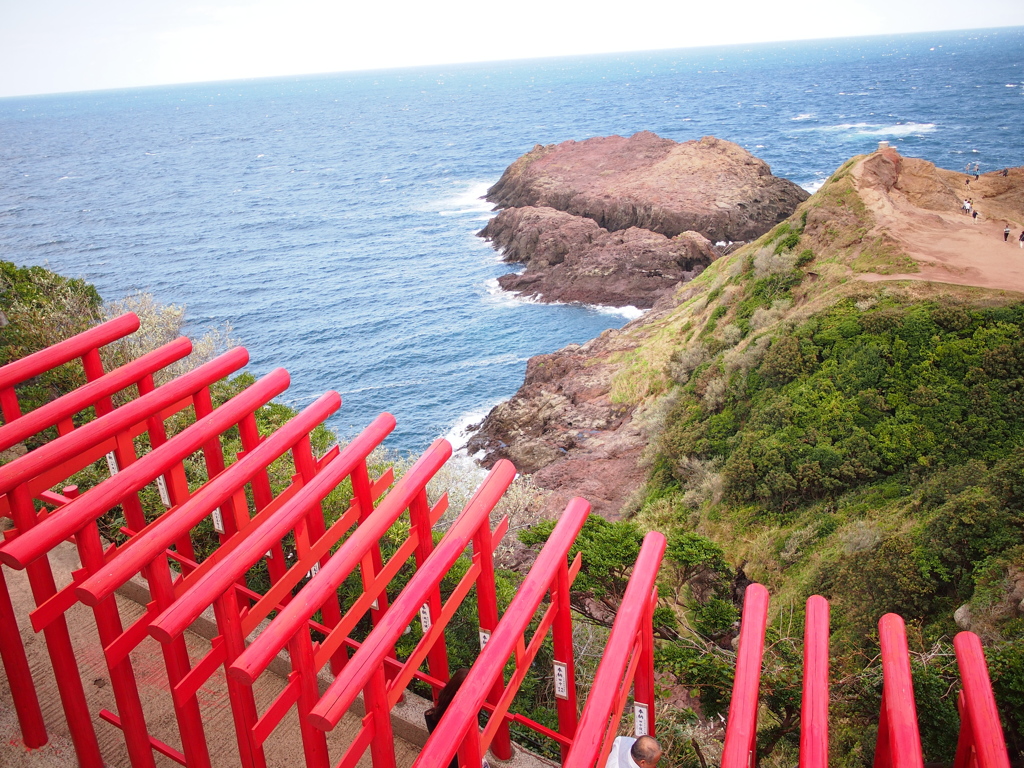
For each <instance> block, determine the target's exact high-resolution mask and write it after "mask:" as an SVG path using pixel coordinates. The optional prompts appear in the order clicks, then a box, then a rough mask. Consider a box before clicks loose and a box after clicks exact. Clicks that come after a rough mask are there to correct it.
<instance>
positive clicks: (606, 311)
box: [585, 304, 650, 320]
mask: <svg viewBox="0 0 1024 768" xmlns="http://www.w3.org/2000/svg"><path fill="white" fill-rule="evenodd" d="M585 306H586V307H587V308H588V309H593V310H595V311H597V312H600V313H601V314H602V315H615V316H616V317H624V318H626V319H627V320H636V319H637V318H638V317H643V316H644V315H646V314H647V313H648V312H649V311H650V310H647V309H640V308H639V307H634V306H632V305H629V306H625V307H602V306H600V305H598V304H586V305H585Z"/></svg>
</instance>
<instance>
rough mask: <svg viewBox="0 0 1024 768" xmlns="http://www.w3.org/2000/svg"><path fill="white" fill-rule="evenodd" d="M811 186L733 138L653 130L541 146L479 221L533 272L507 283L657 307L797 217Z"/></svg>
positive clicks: (509, 257) (548, 293)
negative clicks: (677, 136) (732, 251)
mask: <svg viewBox="0 0 1024 768" xmlns="http://www.w3.org/2000/svg"><path fill="white" fill-rule="evenodd" d="M806 198H807V193H806V192H805V191H804V190H802V189H801V188H800V187H798V186H797V185H796V184H793V183H792V182H790V181H787V180H786V179H780V178H777V177H775V176H773V175H772V174H771V169H770V168H769V167H768V164H767V163H765V162H764V161H763V160H759V159H758V158H756V157H754V156H753V155H751V154H750V153H749V152H747V151H746V150H744V149H743V148H742V147H740V146H738V145H737V144H733V143H732V142H729V141H723V140H721V139H716V138H714V137H713V136H706V137H704V138H703V139H700V140H699V141H687V142H683V143H677V142H675V141H672V140H671V139H663V138H661V137H659V136H657V135H655V134H654V133H651V132H649V131H643V132H641V133H637V134H634V135H633V136H630V137H629V138H624V137H622V136H608V137H598V138H593V139H587V140H585V141H579V142H577V141H566V142H562V143H561V144H552V145H549V146H541V145H537V146H536V147H534V148H533V150H531V151H530V152H527V153H526V154H525V155H523V156H522V157H520V158H519V159H518V160H516V161H515V162H514V163H513V164H512V165H510V166H509V167H508V169H507V170H506V171H505V173H504V174H503V175H502V177H501V179H499V180H498V183H497V184H495V185H494V186H493V187H491V189H490V190H488V192H487V196H486V199H487V200H488V201H490V202H492V203H495V204H496V205H497V207H498V208H499V209H500V212H499V214H498V215H497V216H496V217H495V218H494V219H492V220H491V221H490V222H489V223H488V225H487V226H486V227H485V228H484V229H483V230H482V231H481V232H480V234H481V236H483V237H486V238H488V239H489V240H491V241H492V242H493V243H494V245H495V247H496V248H498V249H499V250H501V251H502V253H503V254H504V258H505V260H506V261H509V262H516V263H524V264H525V265H526V270H525V272H523V273H521V274H511V275H505V276H503V277H502V278H501V279H500V280H499V283H500V284H501V286H502V288H504V289H505V290H510V291H516V292H520V293H524V294H528V295H532V296H536V297H538V298H540V299H541V300H542V301H563V302H564V301H578V302H583V303H588V304H605V305H609V306H620V307H621V306H628V305H632V306H635V307H639V308H642V309H648V308H650V307H652V306H654V304H655V302H656V301H657V300H658V298H659V297H661V296H663V295H665V294H666V293H668V292H670V291H671V290H672V289H674V287H675V286H676V285H678V284H679V283H680V282H685V281H687V280H691V279H693V278H694V277H695V276H696V275H698V274H700V272H701V270H703V269H704V268H705V267H706V266H707V265H708V264H710V263H711V262H712V261H714V259H716V258H717V257H718V256H719V255H720V254H721V253H722V250H721V249H716V248H715V247H714V245H713V244H714V243H716V242H717V243H722V244H723V245H724V244H727V243H734V242H738V241H746V240H749V239H751V238H754V237H758V236H759V235H762V234H764V233H765V232H766V231H768V230H769V229H770V228H771V227H772V226H774V225H775V224H777V223H778V222H780V221H782V220H783V219H785V218H786V217H787V216H789V215H790V214H791V213H792V212H793V210H794V209H795V208H796V206H797V205H798V204H799V203H800V202H801V201H803V200H805V199H806Z"/></svg>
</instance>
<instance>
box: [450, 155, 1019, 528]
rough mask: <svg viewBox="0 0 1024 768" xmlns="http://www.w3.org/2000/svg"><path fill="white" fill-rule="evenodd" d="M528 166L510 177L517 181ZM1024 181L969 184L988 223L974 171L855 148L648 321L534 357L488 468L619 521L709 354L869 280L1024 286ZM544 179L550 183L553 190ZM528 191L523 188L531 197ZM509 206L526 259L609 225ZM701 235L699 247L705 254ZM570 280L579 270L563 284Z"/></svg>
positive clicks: (518, 248)
mask: <svg viewBox="0 0 1024 768" xmlns="http://www.w3.org/2000/svg"><path fill="white" fill-rule="evenodd" d="M623 141H625V140H623ZM645 141H651V140H650V139H649V138H648V139H645ZM655 144H656V143H655ZM537 151H538V152H540V150H537ZM552 154H553V152H552V151H550V150H547V149H546V150H545V151H544V152H540V156H541V157H549V156H551V155H552ZM510 170H511V169H510ZM524 173H525V170H524V169H520V170H519V172H518V173H516V174H509V173H507V174H506V175H507V176H513V177H515V178H516V179H520V178H521V177H522V176H523V175H524ZM1022 181H1024V171H1022V170H1020V169H1014V170H1013V171H1011V172H1010V173H1009V175H1008V176H1007V177H1003V176H1002V175H1001V174H989V175H986V176H984V177H982V179H981V180H979V181H974V182H972V183H973V187H972V192H973V196H974V197H975V199H976V204H977V206H978V207H979V208H980V209H981V210H982V213H983V218H982V221H981V223H974V222H973V221H972V219H971V218H970V217H968V216H965V215H963V214H962V213H961V212H960V211H959V208H958V206H959V203H960V198H961V187H962V186H963V184H964V176H963V174H956V173H954V172H951V171H945V170H942V169H938V168H936V167H935V166H934V165H932V164H930V163H927V162H925V161H922V160H916V159H909V158H902V157H900V156H899V155H898V154H897V153H896V152H895V151H894V150H891V149H889V150H885V151H880V152H876V153H874V154H872V155H869V156H866V157H861V158H856V159H854V160H851V161H850V162H849V163H847V164H846V165H844V166H843V167H842V168H841V169H840V170H839V171H837V172H836V174H834V175H833V177H832V179H830V180H829V182H828V183H827V184H826V185H825V187H823V188H822V189H821V190H820V191H819V192H818V193H816V194H815V195H814V196H813V197H811V198H810V199H808V200H806V201H805V202H804V203H803V204H802V205H800V207H799V208H798V209H797V210H796V212H795V213H794V214H793V216H791V217H790V218H789V219H788V221H786V222H783V223H782V224H780V225H779V226H777V227H776V228H775V229H773V230H772V232H770V233H768V234H767V235H764V236H762V237H761V238H760V239H759V240H757V241H756V242H754V243H751V244H749V245H747V246H745V247H744V248H742V249H740V250H739V251H737V252H735V253H733V254H730V255H729V256H726V257H723V258H722V259H720V260H718V261H716V262H714V263H713V267H711V268H709V269H707V270H706V271H705V272H704V273H703V274H701V275H700V276H699V277H697V279H695V280H693V281H692V282H688V283H685V284H684V283H681V282H677V283H676V284H675V286H674V287H673V289H672V290H670V291H669V292H667V293H663V294H662V295H661V297H660V299H655V300H654V301H652V302H651V303H652V305H653V307H654V309H653V310H652V311H651V312H649V313H647V314H646V315H645V316H644V317H642V318H640V319H638V320H635V321H633V322H631V323H630V324H628V325H627V326H625V327H624V328H623V329H622V330H621V331H607V332H605V333H604V334H602V335H601V336H600V337H598V338H596V339H593V340H592V341H590V342H588V343H586V344H584V345H582V346H570V347H566V348H565V349H562V350H559V351H557V352H554V353H551V354H549V355H539V356H537V357H534V358H532V359H531V360H530V361H529V363H528V365H527V371H526V377H525V381H524V384H523V386H522V387H521V388H520V390H519V391H518V392H517V393H516V394H515V395H514V396H513V397H512V398H511V399H510V400H508V401H506V402H504V403H502V404H500V405H498V406H497V407H495V408H494V409H493V410H492V411H491V413H490V414H488V416H487V417H486V419H485V420H484V421H483V423H482V424H481V427H480V429H479V431H478V432H477V433H476V435H475V436H474V437H473V438H472V439H471V441H470V444H469V449H470V452H471V453H478V452H481V451H482V452H483V457H484V458H483V463H484V464H485V465H490V464H492V463H493V462H494V461H495V460H497V459H498V458H508V459H511V460H512V461H513V462H514V463H515V464H516V465H517V467H519V469H520V470H521V471H523V472H526V473H532V474H533V477H534V480H535V482H536V483H537V484H538V485H539V486H540V487H542V488H544V489H546V490H548V491H550V492H551V493H552V496H551V497H550V500H549V502H548V504H547V505H546V510H547V511H548V512H551V511H553V510H556V509H558V508H559V505H560V504H562V505H564V500H565V499H568V498H570V497H571V496H573V495H584V496H586V497H587V498H588V499H590V500H591V501H592V503H593V504H594V507H595V509H596V511H598V512H599V513H600V514H602V515H604V516H606V517H609V518H612V519H614V518H617V517H619V516H620V515H622V514H623V513H624V512H628V511H631V510H632V509H635V502H636V498H637V495H638V494H639V493H640V492H641V489H642V487H643V486H644V484H645V482H646V480H647V477H648V474H649V466H647V465H646V464H645V463H644V460H643V459H642V457H643V456H644V454H645V450H646V448H647V446H648V444H649V443H650V442H651V441H652V440H657V439H659V434H658V432H659V430H660V429H661V424H660V419H661V418H662V417H663V413H662V411H664V409H665V408H666V407H667V406H666V404H665V398H666V397H668V396H671V393H672V392H673V390H674V389H675V388H676V387H678V386H680V385H681V384H684V383H686V382H687V381H688V380H689V377H690V375H691V374H692V371H693V370H694V369H696V368H698V367H700V366H701V365H707V362H708V361H709V360H714V359H716V358H720V357H721V355H722V354H729V355H733V356H736V357H741V356H742V355H741V352H742V353H746V352H747V351H748V350H749V354H750V355H757V354H762V353H763V352H764V347H765V345H766V344H768V343H769V341H768V340H769V337H768V335H767V333H768V331H770V330H771V329H773V328H778V327H785V324H786V323H787V322H793V318H797V317H802V316H805V315H806V313H807V312H808V311H809V310H810V309H811V308H821V307H825V306H828V305H829V304H830V303H834V302H836V301H839V300H840V299H841V298H842V297H843V296H848V295H850V294H852V293H855V292H857V291H863V290H866V288H867V284H868V283H871V282H878V281H891V280H895V279H909V280H913V281H915V282H917V283H918V284H920V285H921V286H922V287H923V282H922V281H926V280H928V281H935V282H937V283H944V284H958V285H965V286H967V285H970V286H982V287H988V288H998V289H1004V290H1006V289H1008V290H1011V291H1024V267H1022V264H1021V262H1020V258H1019V253H1018V250H1019V249H1017V248H1016V246H1015V244H1013V243H1010V244H1009V245H1007V244H1006V243H1004V242H1003V237H1002V229H1003V227H1004V225H1005V223H1007V222H1011V221H1012V222H1014V226H1015V227H1020V226H1022V225H1024V200H1022V190H1024V184H1022ZM499 186H500V187H501V188H502V190H504V191H503V192H502V193H501V196H500V199H502V200H508V199H509V195H510V194H511V193H510V192H509V191H508V190H509V189H512V188H515V189H519V190H523V189H527V188H529V187H528V186H527V185H525V182H522V181H521V180H520V181H516V182H515V183H513V182H512V181H509V180H508V179H505V183H504V184H499ZM540 189H541V190H542V191H543V192H544V194H545V195H548V196H550V195H551V192H550V190H548V188H547V187H544V186H543V185H542V186H541V187H540ZM522 195H526V193H525V192H522V193H521V195H520V196H519V197H517V198H516V199H518V200H523V199H527V198H526V197H523V196H522ZM531 195H532V197H530V198H529V199H534V197H543V195H541V194H540V193H539V192H537V193H531ZM534 201H535V202H542V200H534ZM538 211H540V212H538ZM986 212H987V213H986ZM509 215H510V216H516V217H519V224H518V227H516V228H515V230H516V231H518V232H520V233H522V232H527V231H537V232H538V233H539V234H538V235H537V236H536V238H533V236H532V235H530V236H528V237H527V239H530V240H531V242H530V243H528V244H527V245H526V246H524V245H523V242H522V239H520V240H516V239H515V238H511V239H506V238H509V236H508V235H507V234H506V233H507V232H508V231H509V230H506V229H505V228H504V227H503V226H502V225H500V224H499V225H496V227H495V238H496V240H497V239H498V238H501V239H502V242H506V243H507V245H506V247H507V248H509V249H511V252H512V253H513V255H514V256H515V257H516V258H521V257H522V254H523V252H524V250H525V251H528V252H529V253H530V254H536V255H531V258H534V259H547V261H548V263H549V264H550V263H551V262H553V261H555V262H557V257H556V258H551V257H550V256H547V255H545V254H549V253H551V252H553V251H554V252H557V251H558V250H559V249H561V248H563V245H564V243H565V242H570V243H571V242H572V241H573V240H574V238H580V239H585V238H588V237H589V238H591V240H590V241H589V242H591V243H593V242H595V241H596V242H601V238H602V237H606V236H608V235H607V234H602V233H603V230H601V229H600V228H599V227H597V226H596V223H594V222H589V221H587V222H585V223H580V222H579V221H574V222H573V223H572V225H571V226H570V227H569V228H568V230H567V229H565V228H564V226H565V221H564V220H563V221H560V222H559V223H558V226H557V227H555V231H556V232H557V233H559V234H554V235H551V234H546V231H545V230H544V229H543V227H544V224H543V222H544V221H547V220H558V219H560V218H561V217H562V216H564V214H558V212H555V211H550V210H546V209H536V208H522V209H518V212H515V211H513V212H510V213H509ZM990 217H991V218H990ZM996 217H998V218H996ZM538 222H540V223H538ZM531 227H534V228H535V230H531V229H530V228H531ZM629 231H630V230H626V232H627V233H628V232H629ZM567 232H569V233H570V234H566V233H567ZM618 234H620V235H623V233H622V232H621V231H620V232H619V233H618ZM1016 235H1017V230H1016V229H1015V230H1014V237H1016ZM687 237H688V236H687ZM531 238H533V239H531ZM545 238H547V239H545ZM668 242H669V243H675V242H677V240H668ZM691 242H692V241H691ZM700 246H701V243H700V242H699V241H698V243H697V244H696V245H695V246H694V247H695V248H696V249H697V250H698V252H700ZM1011 246H1012V247H1011ZM665 252H666V253H668V252H669V251H668V249H667V248H666V251H665ZM564 258H565V259H566V260H568V259H569V258H571V257H570V256H568V255H567V254H566V255H565V256H564ZM798 262H799V263H800V266H799V268H797V270H796V271H797V272H798V273H799V277H800V279H799V282H800V284H799V285H798V286H796V287H790V288H785V286H784V283H785V281H781V283H780V284H782V287H778V286H777V287H775V288H773V289H771V290H770V291H768V290H766V289H765V287H764V283H763V281H766V280H767V281H771V280H779V278H774V277H773V274H775V273H773V270H777V271H779V270H781V271H783V272H785V271H787V270H789V271H792V270H793V269H794V265H795V264H797V263H798ZM676 269H677V270H678V271H682V270H681V269H680V268H679V267H678V266H677V267H676ZM555 274H557V273H555ZM787 274H788V273H787ZM794 274H795V273H794ZM528 275H529V270H528V271H527V273H526V275H520V276H515V279H516V282H513V281H512V280H510V281H509V283H510V284H513V285H515V284H522V283H520V282H518V281H523V280H524V279H526V280H528V279H529V278H528ZM850 278H855V279H854V280H852V281H851V279H850ZM795 279H796V278H795V277H790V278H787V280H795ZM759 281H761V282H759ZM527 284H528V283H527ZM572 290H575V288H574V287H573V282H572V281H570V282H569V285H568V286H567V288H566V291H567V293H566V294H564V295H573V294H571V293H569V291H572ZM914 290H915V291H916V292H920V291H921V290H922V288H915V289H914ZM653 293H654V292H652V295H653ZM723 384H724V380H718V381H715V382H712V383H711V384H710V385H709V386H711V387H712V389H715V388H717V387H721V386H722V385H723ZM702 386H704V385H703V384H702ZM709 397H710V396H709Z"/></svg>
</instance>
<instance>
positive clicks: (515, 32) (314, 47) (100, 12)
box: [0, 0, 1024, 97]
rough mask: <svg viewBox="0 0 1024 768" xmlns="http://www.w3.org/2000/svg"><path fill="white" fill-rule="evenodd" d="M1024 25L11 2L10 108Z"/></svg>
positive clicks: (879, 14) (492, 8) (638, 5)
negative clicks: (408, 69)
mask: <svg viewBox="0 0 1024 768" xmlns="http://www.w3.org/2000/svg"><path fill="white" fill-rule="evenodd" d="M1019 25H1024V2H1022V1H1021V0H971V1H970V2H965V1H964V0H776V1H775V2H769V1H768V0H704V1H703V2H695V1H694V0H674V1H668V0H639V1H634V2H630V1H629V0H616V2H610V1H609V0H586V1H584V0H576V1H575V2H574V1H572V0H517V2H505V3H499V2H478V1H475V0H474V1H473V2H471V1H470V0H440V2H433V3H432V2H429V1H428V0H416V1H415V2H412V1H410V0H393V1H392V2H387V1H386V0H385V1H384V2H377V3H374V2H370V0H363V1H362V2H358V3H356V2H350V1H349V0H337V1H335V2H329V1H328V0H157V2H152V1H149V2H147V0H94V1H93V2H82V0H32V1H31V2H27V1H26V0H0V97H2V96H15V95H26V94H34V93H59V92H65V91H80V90H95V89H103V88H124V87H131V86H139V85H157V84H167V83H184V82H198V81H209V80H234V79H239V78H248V77H266V76H272V75H293V74H307V73H315V72H338V71H344V70H353V69H380V68H385V67H404V66H413V65H417V64H442V63H451V62H464V61H486V60H503V59H522V58H536V57H541V56H561V55H571V54H580V53H600V52H612V51H638V50H653V49H659V48H685V47H691V46H700V45H718V44H723V43H746V42H756V41H772V40H798V39H814V38H822V37H849V36H855V35H875V34H887V33H900V32H924V31H930V30H946V29H967V28H985V27H1006V26H1019Z"/></svg>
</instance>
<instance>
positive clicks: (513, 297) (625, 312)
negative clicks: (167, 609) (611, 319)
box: [484, 273, 648, 320]
mask: <svg viewBox="0 0 1024 768" xmlns="http://www.w3.org/2000/svg"><path fill="white" fill-rule="evenodd" d="M517 274H521V273H517ZM484 288H485V289H486V291H487V296H488V299H489V300H490V301H494V302H496V303H501V304H506V305H515V304H547V305H548V306H550V307H584V308H586V309H589V310H592V311H594V312H600V313H601V314H602V315H615V316H616V317H623V318H625V319H626V320H636V319H637V318H638V317H643V316H644V315H645V314H647V312H648V310H646V309H639V308H637V307H634V306H625V307H607V306H604V305H603V304H582V303H580V302H576V301H544V295H543V294H540V293H538V294H536V295H529V296H528V295H524V294H521V293H513V292H512V291H506V290H503V289H502V287H501V286H500V285H498V279H497V278H496V277H495V278H491V279H490V280H485V281H484Z"/></svg>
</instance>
